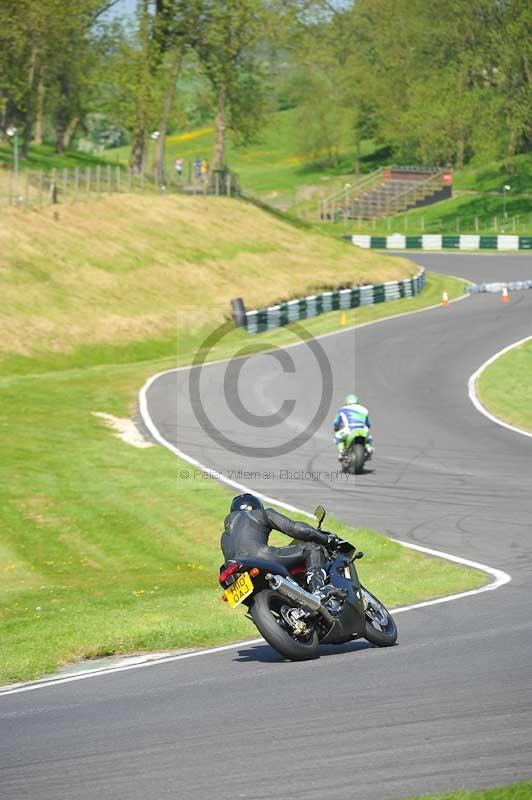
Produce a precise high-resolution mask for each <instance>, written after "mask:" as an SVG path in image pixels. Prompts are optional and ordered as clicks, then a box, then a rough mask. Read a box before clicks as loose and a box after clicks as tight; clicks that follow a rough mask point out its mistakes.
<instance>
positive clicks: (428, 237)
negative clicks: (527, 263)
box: [343, 233, 532, 250]
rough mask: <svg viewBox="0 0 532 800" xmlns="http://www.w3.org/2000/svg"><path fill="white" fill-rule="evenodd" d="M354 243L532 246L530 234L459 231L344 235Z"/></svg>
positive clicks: (433, 247)
mask: <svg viewBox="0 0 532 800" xmlns="http://www.w3.org/2000/svg"><path fill="white" fill-rule="evenodd" d="M343 238H344V239H347V240H348V241H351V242H352V243H353V244H354V245H356V246H357V247H364V248H371V249H381V250H405V249H406V250H531V249H532V236H509V235H504V234H501V235H497V236H495V235H494V236H480V235H478V234H461V235H456V236H451V235H449V236H447V235H445V234H439V233H425V234H423V235H422V236H407V235H402V234H400V233H394V234H392V235H391V236H363V235H357V234H355V235H354V236H344V237H343Z"/></svg>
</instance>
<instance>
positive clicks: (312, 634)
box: [250, 589, 318, 661]
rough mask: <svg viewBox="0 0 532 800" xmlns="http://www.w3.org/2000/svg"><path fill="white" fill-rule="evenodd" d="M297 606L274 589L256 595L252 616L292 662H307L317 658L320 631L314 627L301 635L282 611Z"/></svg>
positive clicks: (278, 650)
mask: <svg viewBox="0 0 532 800" xmlns="http://www.w3.org/2000/svg"><path fill="white" fill-rule="evenodd" d="M290 608H297V606H296V605H291V604H290V600H288V599H287V598H286V597H284V596H283V595H281V594H280V593H279V592H276V591H274V590H273V589H264V590H263V591H262V592H259V593H258V594H257V595H255V598H254V600H253V605H252V606H251V608H250V614H251V618H252V619H253V622H254V623H255V625H256V626H257V628H258V629H259V631H260V633H261V634H262V635H263V636H264V638H265V639H266V641H267V642H268V644H270V645H271V646H272V647H273V649H274V650H277V652H278V653H280V654H281V655H282V656H284V657H285V658H288V659H289V660H290V661H306V660H308V659H310V658H316V657H317V650H318V634H317V632H316V631H315V630H314V629H309V630H308V632H306V633H305V632H303V633H301V634H297V635H296V632H295V631H294V630H293V629H291V627H290V625H289V624H288V622H287V621H286V619H285V617H283V614H282V611H283V610H285V613H286V609H290Z"/></svg>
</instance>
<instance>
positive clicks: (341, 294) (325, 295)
mask: <svg viewBox="0 0 532 800" xmlns="http://www.w3.org/2000/svg"><path fill="white" fill-rule="evenodd" d="M424 286H425V270H424V269H421V270H420V272H418V274H417V275H415V276H414V277H413V278H406V279H405V280H402V281H388V282H387V283H380V284H377V285H375V286H371V285H370V286H357V287H355V288H352V289H337V290H334V291H330V292H322V293H321V294H315V295H310V296H309V297H300V298H297V299H296V300H289V301H288V302H286V303H280V304H279V305H277V306H269V307H268V308H258V309H255V310H253V311H246V309H245V308H244V304H243V303H242V301H241V300H240V299H239V300H233V301H232V306H233V318H234V320H235V322H236V324H237V325H240V326H241V327H243V328H246V330H247V331H248V333H260V332H261V331H268V330H271V329H272V328H279V327H281V326H282V325H288V324H289V323H290V322H298V321H299V320H302V319H308V318H309V317H317V316H318V315H319V314H325V313H326V312H327V311H341V310H343V309H348V308H357V307H358V306H369V305H373V304H374V303H385V302H386V301H387V300H398V299H399V298H400V297H412V296H413V295H415V294H418V293H419V292H420V291H421V290H422V289H423V287H424Z"/></svg>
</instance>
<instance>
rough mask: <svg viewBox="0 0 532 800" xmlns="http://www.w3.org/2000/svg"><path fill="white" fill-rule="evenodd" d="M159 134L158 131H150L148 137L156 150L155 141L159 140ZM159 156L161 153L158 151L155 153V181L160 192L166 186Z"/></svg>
mask: <svg viewBox="0 0 532 800" xmlns="http://www.w3.org/2000/svg"><path fill="white" fill-rule="evenodd" d="M160 136H161V132H160V131H153V133H150V139H153V141H154V142H155V144H154V147H155V150H156V151H157V142H158V141H159V138H160ZM160 156H161V153H160V152H159V153H158V154H156V156H155V157H156V159H157V183H158V184H159V190H160V191H161V192H162V191H164V189H166V186H165V185H164V165H163V164H162V162H161V161H159V159H160Z"/></svg>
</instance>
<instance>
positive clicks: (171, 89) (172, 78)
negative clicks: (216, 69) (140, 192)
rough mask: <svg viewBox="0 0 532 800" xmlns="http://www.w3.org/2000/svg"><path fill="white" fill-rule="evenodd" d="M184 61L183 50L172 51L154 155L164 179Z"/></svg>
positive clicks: (154, 164)
mask: <svg viewBox="0 0 532 800" xmlns="http://www.w3.org/2000/svg"><path fill="white" fill-rule="evenodd" d="M182 63H183V51H182V50H181V49H180V48H178V49H176V50H175V51H174V52H173V53H172V60H171V62H170V75H169V78H168V86H167V88H166V93H165V97H164V104H163V113H162V116H161V122H160V123H159V138H158V139H157V141H156V142H155V152H154V156H153V171H154V174H155V175H158V176H159V180H160V181H162V179H163V176H164V147H165V143H166V132H167V130H168V122H169V120H170V114H171V112H172V106H173V105H174V99H175V93H176V83H177V77H178V75H179V73H180V71H181V64H182Z"/></svg>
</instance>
